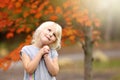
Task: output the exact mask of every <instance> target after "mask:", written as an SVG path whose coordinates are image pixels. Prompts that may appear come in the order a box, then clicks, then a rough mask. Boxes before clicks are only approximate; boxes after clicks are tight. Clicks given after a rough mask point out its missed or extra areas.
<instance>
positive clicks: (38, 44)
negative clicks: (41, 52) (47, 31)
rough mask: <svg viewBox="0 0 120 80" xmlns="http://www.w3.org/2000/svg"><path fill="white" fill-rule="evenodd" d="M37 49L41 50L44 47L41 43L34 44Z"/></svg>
mask: <svg viewBox="0 0 120 80" xmlns="http://www.w3.org/2000/svg"><path fill="white" fill-rule="evenodd" d="M33 45H34V46H35V47H38V48H41V47H42V44H41V43H34V44H33Z"/></svg>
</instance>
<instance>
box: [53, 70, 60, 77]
mask: <svg viewBox="0 0 120 80" xmlns="http://www.w3.org/2000/svg"><path fill="white" fill-rule="evenodd" d="M58 73H59V69H56V70H54V71H53V72H52V73H51V75H52V76H57V74H58Z"/></svg>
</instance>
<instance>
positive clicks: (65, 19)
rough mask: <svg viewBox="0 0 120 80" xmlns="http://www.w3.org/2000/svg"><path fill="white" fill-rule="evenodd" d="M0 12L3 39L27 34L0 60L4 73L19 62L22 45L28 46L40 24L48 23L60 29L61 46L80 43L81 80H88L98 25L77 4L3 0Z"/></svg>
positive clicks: (86, 10) (78, 0) (62, 0)
mask: <svg viewBox="0 0 120 80" xmlns="http://www.w3.org/2000/svg"><path fill="white" fill-rule="evenodd" d="M1 2H2V1H1ZM0 10H1V12H0V32H6V38H7V39H9V38H13V37H14V35H15V34H21V33H25V34H28V36H27V37H26V39H25V42H23V43H21V44H20V45H19V46H18V47H17V48H16V49H14V50H13V51H11V52H10V54H9V55H8V56H6V57H4V58H3V59H0V68H2V69H4V70H7V69H8V68H9V66H10V64H11V62H12V61H18V60H20V55H19V51H20V49H21V48H22V46H23V45H25V44H30V41H31V35H32V33H33V30H34V29H35V28H36V27H37V26H39V24H40V23H42V22H44V21H47V20H52V21H55V22H57V23H59V24H60V25H62V26H63V35H62V45H63V46H65V45H67V44H68V42H71V43H72V44H73V43H75V42H76V41H79V42H81V44H82V46H83V50H84V53H85V80H92V49H93V43H96V40H97V39H99V34H100V33H99V32H98V31H97V28H98V27H99V26H100V23H99V19H97V18H96V17H95V15H92V14H89V11H88V9H86V8H85V6H84V5H82V3H81V0H76V1H72V0H66V1H64V0H61V2H60V3H59V4H56V3H54V2H52V1H49V0H42V1H40V0H36V1H34V0H28V1H27V0H26V1H24V0H17V1H16V0H5V1H4V2H2V3H1V6H0Z"/></svg>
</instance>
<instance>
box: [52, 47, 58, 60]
mask: <svg viewBox="0 0 120 80" xmlns="http://www.w3.org/2000/svg"><path fill="white" fill-rule="evenodd" d="M57 56H58V52H57V50H55V49H51V57H52V58H54V57H57Z"/></svg>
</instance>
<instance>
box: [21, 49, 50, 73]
mask: <svg viewBox="0 0 120 80" xmlns="http://www.w3.org/2000/svg"><path fill="white" fill-rule="evenodd" d="M48 51H49V50H48V49H46V48H45V47H43V48H42V49H41V50H40V51H39V52H38V53H37V55H36V56H35V57H34V59H32V60H31V59H30V57H29V56H28V55H27V54H25V53H23V54H22V56H21V59H22V62H23V66H24V68H25V70H26V71H27V72H28V73H29V74H32V73H33V72H34V71H35V69H36V68H37V66H38V64H39V62H40V60H41V58H42V56H43V55H44V54H45V53H48Z"/></svg>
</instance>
